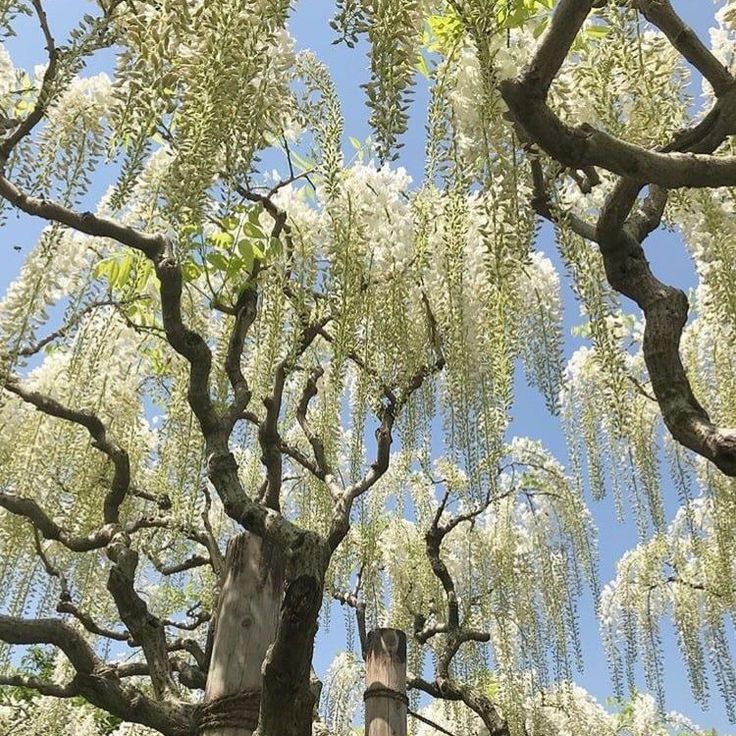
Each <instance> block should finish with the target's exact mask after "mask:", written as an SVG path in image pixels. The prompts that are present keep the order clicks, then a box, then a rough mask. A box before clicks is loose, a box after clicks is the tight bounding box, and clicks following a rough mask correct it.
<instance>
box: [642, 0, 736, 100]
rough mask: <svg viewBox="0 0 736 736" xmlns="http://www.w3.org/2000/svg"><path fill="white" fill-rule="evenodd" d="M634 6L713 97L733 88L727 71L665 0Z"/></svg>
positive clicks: (654, 0) (731, 79)
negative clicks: (707, 85)
mask: <svg viewBox="0 0 736 736" xmlns="http://www.w3.org/2000/svg"><path fill="white" fill-rule="evenodd" d="M635 6H636V7H637V8H638V9H639V10H640V11H641V12H642V13H643V15H644V17H645V18H646V19H647V20H648V21H649V22H650V23H651V24H652V25H655V26H657V28H659V30H660V31H662V33H664V35H665V36H667V38H668V39H669V42H670V43H671V44H672V45H673V46H674V47H675V48H676V49H677V50H678V51H679V52H680V53H681V54H682V56H684V57H685V58H686V59H687V60H688V61H689V62H690V63H691V64H692V65H693V66H694V67H695V68H696V69H697V70H698V71H699V72H700V73H701V74H702V75H703V76H704V77H705V78H706V79H707V80H708V81H709V82H710V85H711V87H713V91H714V92H715V94H716V96H717V97H720V96H721V95H722V94H724V93H725V92H726V91H727V90H728V89H729V88H730V87H731V86H732V85H733V82H734V79H733V77H732V76H731V74H730V72H729V71H728V69H727V68H726V67H725V66H724V65H723V64H722V63H721V62H720V61H719V60H718V58H717V57H716V56H715V55H714V54H713V53H712V52H711V51H710V49H708V47H707V46H706V45H705V44H704V43H703V42H702V41H701V40H700V39H699V38H698V36H697V34H696V33H695V32H694V31H693V29H692V28H690V27H689V26H687V25H685V23H683V21H682V19H681V18H680V16H679V15H678V14H677V13H676V12H675V10H674V9H673V7H672V4H671V3H670V1H669V0H636V3H635Z"/></svg>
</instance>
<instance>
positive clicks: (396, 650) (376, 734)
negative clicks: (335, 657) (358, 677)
mask: <svg viewBox="0 0 736 736" xmlns="http://www.w3.org/2000/svg"><path fill="white" fill-rule="evenodd" d="M365 686H366V689H365V693H364V696H363V697H364V699H365V736H406V732H407V728H406V717H407V704H408V703H407V697H406V634H405V633H404V632H403V631H399V630H398V629H375V630H374V631H371V633H370V634H369V635H368V642H367V646H366V653H365Z"/></svg>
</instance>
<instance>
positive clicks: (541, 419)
mask: <svg viewBox="0 0 736 736" xmlns="http://www.w3.org/2000/svg"><path fill="white" fill-rule="evenodd" d="M673 4H674V6H675V7H676V9H677V10H678V11H679V12H680V13H681V14H682V15H683V17H684V18H685V19H686V20H687V22H689V23H690V24H691V25H692V26H693V27H694V28H695V29H696V30H697V31H698V32H699V33H700V35H701V37H702V38H705V39H707V29H708V27H709V26H710V25H711V23H712V21H713V13H714V10H715V8H717V6H718V3H715V2H711V0H674V2H673ZM45 5H46V7H47V9H48V13H49V21H50V24H51V27H52V29H53V30H54V32H55V34H56V35H57V36H58V37H59V38H61V37H63V36H64V32H65V30H66V29H68V28H69V25H70V23H72V22H73V21H74V20H75V19H76V18H78V17H79V16H80V15H81V14H82V13H83V12H86V11H88V10H89V8H90V5H91V4H90V3H89V2H87V1H86V0H46V3H45ZM333 9H334V3H333V2H332V0H301V2H299V3H298V4H297V9H296V12H295V14H294V16H293V19H292V23H291V31H292V34H293V35H294V36H295V37H296V39H297V45H298V46H299V47H300V48H305V47H310V48H313V49H314V50H315V51H316V52H317V54H318V56H320V58H322V59H323V60H324V61H326V62H327V63H328V65H329V66H330V68H331V70H332V73H333V76H334V79H335V82H336V84H337V88H338V90H339V92H340V96H341V99H342V100H343V108H344V110H345V113H346V126H345V127H346V138H347V136H355V137H357V138H358V139H361V140H363V139H365V138H366V136H367V135H368V134H369V132H370V131H369V128H368V124H367V111H366V108H365V105H364V101H363V97H362V90H361V89H360V88H359V85H360V84H361V83H362V82H365V81H366V80H367V78H368V67H367V61H366V59H365V56H364V55H363V53H362V52H361V51H360V50H357V51H350V50H348V49H346V48H345V47H344V46H342V45H341V46H334V45H332V43H331V42H332V40H333V34H332V32H331V30H330V29H329V27H328V20H329V18H330V16H331V14H332V12H333ZM27 28H28V33H27V34H26V33H24V34H23V36H22V39H20V40H19V39H11V40H10V42H9V43H8V46H9V48H10V50H11V54H12V56H13V59H14V61H15V63H16V64H18V65H22V66H27V67H30V68H32V66H33V65H34V64H37V63H42V62H43V61H44V56H43V48H42V44H41V40H40V38H39V37H38V34H37V33H36V31H35V29H34V27H33V26H32V25H30V24H29V25H28V26H27ZM110 67H111V57H110V56H109V55H107V56H102V57H101V58H100V59H99V60H98V61H97V62H95V63H94V64H93V66H92V68H91V69H90V71H91V72H96V71H99V70H102V69H107V70H109V69H110ZM697 90H699V81H697V82H696V83H694V91H695V92H697ZM425 103H426V89H424V88H423V87H422V85H421V84H420V86H419V89H418V91H417V96H416V103H415V114H414V118H413V124H412V126H411V128H410V133H409V134H408V135H407V136H405V139H404V143H405V147H404V149H403V153H402V158H401V161H400V163H401V165H403V166H405V167H406V168H407V169H408V171H409V172H410V173H411V174H412V175H413V176H414V177H415V180H419V178H420V175H421V171H422V168H423V163H424V162H423V156H424V120H423V117H422V112H423V110H424V107H425ZM346 150H350V148H349V146H347V147H346ZM108 181H109V179H107V178H106V177H105V175H104V174H103V175H101V176H100V177H99V178H98V180H97V182H96V184H97V186H96V187H95V189H96V191H95V192H93V193H92V194H93V196H92V197H91V198H90V203H89V206H90V209H92V208H93V207H94V201H93V199H94V195H96V194H98V193H99V191H100V189H101V188H104V186H106V184H107V183H108ZM39 229H40V225H39V224H38V223H35V222H31V221H29V220H28V219H27V218H23V219H19V220H15V219H14V218H11V221H10V222H9V224H8V226H7V228H6V229H5V233H4V237H3V238H2V245H0V249H1V250H0V264H1V265H0V293H1V292H3V291H4V289H5V286H6V285H7V283H8V282H9V281H10V280H11V279H12V278H13V277H14V275H15V274H16V273H17V270H18V268H19V266H20V263H21V262H22V258H23V256H24V254H25V253H27V252H28V250H29V249H30V248H31V247H32V245H33V241H34V239H35V237H36V235H37V233H38V231H39ZM14 245H19V246H21V251H20V253H16V251H15V250H14V249H13V246H14ZM538 247H539V248H541V249H542V250H544V251H545V252H546V253H547V254H548V255H549V256H550V257H551V258H553V260H555V261H556V262H557V263H559V261H558V259H557V258H556V255H555V246H554V242H553V240H552V237H551V232H550V230H549V229H548V228H545V229H543V230H542V233H541V237H540V242H539V244H538ZM647 253H648V254H649V257H650V259H651V260H652V261H653V264H654V267H655V270H656V271H657V273H658V274H659V275H660V276H661V277H662V278H664V279H666V280H669V281H670V282H671V283H674V284H677V285H678V286H680V287H681V288H684V289H687V288H689V287H690V286H692V285H693V284H694V281H695V277H694V273H693V269H692V264H691V263H690V260H689V258H688V256H687V253H686V250H685V247H684V246H683V244H682V243H681V242H680V240H679V239H678V237H677V236H676V235H674V234H672V233H658V234H656V235H654V236H653V237H652V238H650V240H649V241H647ZM563 281H564V279H563ZM564 289H565V326H566V332H567V334H568V339H567V346H566V347H567V353H568V355H569V354H571V352H572V351H573V350H574V349H575V348H576V347H577V343H576V340H575V339H574V338H572V336H571V335H570V328H572V327H573V326H574V325H575V324H576V323H578V322H580V318H579V310H578V306H577V304H576V303H575V300H574V298H573V296H572V292H571V290H570V288H569V285H567V284H565V286H564ZM514 412H515V414H514V424H513V428H512V429H513V432H514V433H516V434H521V435H527V436H530V437H533V438H535V439H539V440H541V441H542V442H543V443H544V444H545V445H546V446H547V447H549V448H550V449H551V450H552V451H553V452H554V453H555V454H556V455H557V456H558V457H559V458H560V459H564V458H565V457H566V451H565V447H564V441H563V438H562V435H561V432H560V429H559V425H558V423H557V420H555V419H554V418H552V417H549V416H548V415H547V413H546V410H545V408H544V402H543V400H542V399H541V397H540V396H539V395H537V394H536V393H535V392H534V391H531V390H530V389H528V388H526V386H525V385H524V383H523V380H520V381H519V382H518V392H517V401H516V405H515V409H514ZM665 495H666V497H667V498H668V499H669V502H670V503H669V507H668V510H669V512H670V516H671V515H672V512H673V509H674V499H675V497H676V496H675V493H674V489H669V491H668V490H667V489H666V492H665ZM591 508H592V510H593V512H594V516H595V518H596V521H597V523H598V526H599V532H600V558H601V581H602V583H605V582H607V581H608V580H610V579H611V577H612V576H613V573H614V566H615V562H616V560H617V559H619V557H620V556H621V554H622V553H623V552H624V551H625V550H626V549H629V548H630V547H632V546H634V545H635V544H636V541H637V537H636V529H635V527H634V525H633V523H632V524H625V525H623V526H617V525H616V524H615V521H614V519H615V515H614V509H613V501H612V499H610V498H609V499H604V500H603V501H601V502H599V503H594V502H591ZM581 618H582V635H583V644H584V653H585V670H584V671H583V672H582V673H580V674H579V676H578V678H577V680H578V682H579V683H580V684H581V685H583V686H584V687H585V688H587V689H588V690H589V691H590V692H592V693H593V694H594V695H595V696H596V697H597V698H599V699H600V700H605V699H606V697H608V696H609V695H610V694H611V693H612V686H611V682H610V678H609V675H608V670H607V665H606V662H605V658H604V655H603V649H602V645H601V640H600V636H599V631H598V625H597V621H596V619H595V616H594V611H593V605H592V602H591V601H590V600H589V599H588V600H586V601H585V605H584V606H582V607H581ZM343 647H344V630H343V625H342V616H341V614H340V612H339V610H336V611H335V612H334V615H333V617H332V625H331V627H330V629H329V630H328V631H322V632H321V633H320V635H319V639H318V644H317V655H316V661H315V664H316V667H317V670H318V672H323V671H324V669H325V668H326V666H327V665H328V664H329V662H330V660H331V659H332V657H333V656H334V653H335V652H336V651H338V650H339V649H340V648H343ZM665 648H666V652H667V655H668V660H667V666H666V668H665V681H666V691H667V693H668V701H667V707H668V708H669V709H677V710H679V711H681V712H683V713H685V714H686V715H688V716H690V717H691V718H692V719H693V720H695V721H696V722H698V723H700V724H701V725H703V726H709V727H716V728H718V729H721V730H729V731H734V730H736V729H734V728H733V727H732V726H729V724H728V721H727V718H726V716H725V712H724V709H723V707H722V705H721V704H720V702H719V701H718V699H717V697H714V698H713V702H712V706H711V709H710V711H708V712H705V713H704V712H703V711H702V710H701V708H700V707H699V706H698V705H696V704H695V703H694V701H693V698H692V696H691V694H690V691H689V686H688V683H687V676H686V672H685V669H684V667H683V665H682V663H681V660H680V657H679V653H678V652H677V651H676V646H675V643H674V639H673V637H672V636H671V632H670V633H669V634H668V636H667V641H666V645H665Z"/></svg>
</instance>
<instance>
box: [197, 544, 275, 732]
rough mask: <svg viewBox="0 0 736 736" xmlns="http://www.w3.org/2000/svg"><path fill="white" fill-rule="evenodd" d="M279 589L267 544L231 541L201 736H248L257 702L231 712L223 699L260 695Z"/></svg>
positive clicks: (227, 555)
mask: <svg viewBox="0 0 736 736" xmlns="http://www.w3.org/2000/svg"><path fill="white" fill-rule="evenodd" d="M283 589H284V566H283V562H282V559H281V556H280V555H279V554H278V553H277V552H276V551H275V550H273V549H271V548H270V545H267V544H265V543H264V542H263V540H262V539H261V538H260V537H257V536H255V535H253V534H247V533H246V534H239V535H238V536H236V537H233V538H232V539H231V540H230V542H229V543H228V546H227V554H226V556H225V570H224V573H223V581H222V588H221V590H220V597H219V602H218V608H217V616H216V623H215V627H216V628H215V634H214V640H213V645H212V659H211V662H210V669H209V673H208V675H207V686H206V689H205V704H210V703H212V706H211V709H212V713H210V714H208V717H207V718H206V720H205V721H204V722H203V723H202V729H201V733H202V736H251V734H252V732H253V726H254V724H253V723H252V720H253V715H252V712H253V710H255V717H257V714H258V704H259V697H258V696H257V695H255V696H253V697H252V700H251V702H252V705H247V704H245V705H244V704H243V703H241V704H239V705H238V707H237V708H236V709H235V711H234V710H233V706H232V700H231V702H230V704H228V702H227V698H228V697H230V696H237V695H240V694H242V693H244V692H250V693H254V692H258V691H260V689H261V684H262V675H261V665H262V664H263V660H264V658H265V656H266V652H267V651H268V648H269V646H271V644H272V643H273V641H274V639H275V637H276V626H277V624H278V620H279V610H280V608H281V600H282V598H283ZM223 713H224V714H225V715H224V716H223ZM228 713H229V715H228ZM244 714H245V715H244ZM218 721H219V723H218ZM208 724H209V725H208ZM225 724H227V725H225Z"/></svg>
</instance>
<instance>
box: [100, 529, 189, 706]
mask: <svg viewBox="0 0 736 736" xmlns="http://www.w3.org/2000/svg"><path fill="white" fill-rule="evenodd" d="M128 545H129V543H128V540H127V539H126V538H125V536H124V535H117V536H116V537H115V538H114V539H113V541H112V542H111V543H110V544H109V545H108V548H107V555H108V557H109V558H110V560H111V562H112V563H113V566H112V568H111V570H110V575H109V578H108V582H107V589H108V590H109V591H110V593H111V595H112V597H113V599H114V600H115V605H116V607H117V609H118V613H119V614H120V618H121V619H122V621H123V623H125V625H126V626H127V627H128V631H130V633H131V635H132V636H133V637H134V639H135V640H136V642H138V643H139V644H140V646H141V647H142V649H143V654H144V656H145V657H146V661H147V662H148V665H149V667H150V677H151V684H152V685H153V691H154V693H155V694H156V696H157V698H159V699H161V698H164V697H171V696H172V695H175V694H176V693H177V691H178V687H177V685H176V683H175V682H174V679H173V677H172V675H171V667H170V665H169V658H168V649H167V642H166V629H165V627H164V624H163V622H162V621H161V620H160V619H158V618H156V617H155V616H154V615H153V614H152V613H151V612H150V611H149V610H148V606H147V605H146V602H145V601H144V600H143V599H142V598H141V597H140V596H139V595H138V593H137V592H136V590H135V587H134V582H135V572H136V568H137V566H138V554H137V553H136V552H135V551H133V550H131V549H130V547H129V546H128Z"/></svg>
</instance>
